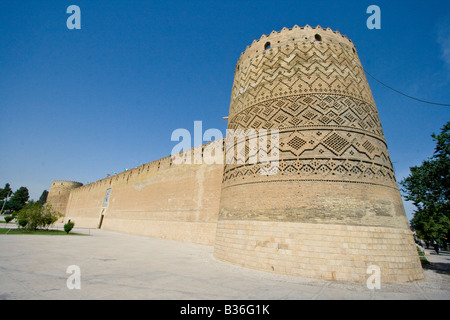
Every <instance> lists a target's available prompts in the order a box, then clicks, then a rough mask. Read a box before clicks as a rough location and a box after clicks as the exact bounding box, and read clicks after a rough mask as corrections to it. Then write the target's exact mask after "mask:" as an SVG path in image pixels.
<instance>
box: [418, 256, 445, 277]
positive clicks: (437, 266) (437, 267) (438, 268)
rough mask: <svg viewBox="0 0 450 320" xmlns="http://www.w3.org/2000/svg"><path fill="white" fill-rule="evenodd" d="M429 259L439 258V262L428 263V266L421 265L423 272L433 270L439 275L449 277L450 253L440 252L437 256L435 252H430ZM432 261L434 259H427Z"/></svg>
mask: <svg viewBox="0 0 450 320" xmlns="http://www.w3.org/2000/svg"><path fill="white" fill-rule="evenodd" d="M430 255H431V256H432V257H431V258H436V257H439V262H437V261H430V264H426V265H423V268H424V269H425V270H433V271H435V272H437V273H440V274H446V275H450V252H449V251H441V252H439V254H437V253H435V252H431V253H430ZM429 260H434V259H429Z"/></svg>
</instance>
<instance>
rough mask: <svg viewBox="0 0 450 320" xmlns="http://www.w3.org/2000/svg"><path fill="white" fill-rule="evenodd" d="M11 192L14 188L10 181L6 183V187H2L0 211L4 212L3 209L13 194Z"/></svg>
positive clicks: (0, 190) (0, 191)
mask: <svg viewBox="0 0 450 320" xmlns="http://www.w3.org/2000/svg"><path fill="white" fill-rule="evenodd" d="M11 194H12V190H11V186H10V185H9V183H7V184H5V187H4V188H3V189H0V213H3V209H4V208H5V206H6V203H7V201H8V197H9V196H11Z"/></svg>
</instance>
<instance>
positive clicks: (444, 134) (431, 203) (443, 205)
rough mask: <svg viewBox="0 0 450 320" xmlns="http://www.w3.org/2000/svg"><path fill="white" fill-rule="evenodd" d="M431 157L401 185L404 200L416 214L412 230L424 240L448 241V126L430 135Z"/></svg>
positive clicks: (449, 160) (448, 124)
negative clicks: (413, 206)
mask: <svg viewBox="0 0 450 320" xmlns="http://www.w3.org/2000/svg"><path fill="white" fill-rule="evenodd" d="M431 137H432V138H433V140H434V141H435V142H436V147H435V150H434V154H433V156H432V157H431V158H429V159H428V160H425V161H423V162H422V164H421V165H420V166H415V167H411V168H410V171H411V173H410V175H409V176H408V177H406V178H405V179H403V180H402V181H401V182H400V185H401V186H402V192H403V193H404V196H405V199H406V200H408V201H412V202H413V204H414V205H415V207H416V208H417V210H416V211H415V212H414V217H413V218H412V220H411V227H412V229H413V230H415V231H416V232H417V235H418V236H419V237H420V238H422V239H424V240H430V241H431V240H436V241H440V242H445V241H448V239H449V235H450V201H449V199H450V122H447V123H446V124H445V125H444V126H443V127H442V129H441V133H440V134H438V135H437V134H434V133H433V134H432V135H431Z"/></svg>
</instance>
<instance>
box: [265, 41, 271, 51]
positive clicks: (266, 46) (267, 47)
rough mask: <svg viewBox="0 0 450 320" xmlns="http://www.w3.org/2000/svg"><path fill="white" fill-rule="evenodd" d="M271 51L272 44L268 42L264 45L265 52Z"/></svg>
mask: <svg viewBox="0 0 450 320" xmlns="http://www.w3.org/2000/svg"><path fill="white" fill-rule="evenodd" d="M267 49H270V42H266V44H265V45H264V50H267Z"/></svg>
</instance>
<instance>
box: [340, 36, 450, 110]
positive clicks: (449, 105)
mask: <svg viewBox="0 0 450 320" xmlns="http://www.w3.org/2000/svg"><path fill="white" fill-rule="evenodd" d="M339 44H340V46H341V47H342V49H343V51H344V53H345V54H347V51H346V50H345V48H344V46H343V45H342V44H341V43H339ZM350 59H352V60H353V61H355V62H357V61H356V60H355V58H353V57H350ZM357 64H358V62H357ZM359 65H360V66H361V69H363V71H364V72H365V73H366V74H367V75H369V76H370V77H371V78H372V79H374V80H375V81H376V82H378V83H380V84H382V85H383V86H385V87H386V88H388V89H390V90H392V91H394V92H397V93H398V94H401V95H402V96H405V97H407V98H410V99H413V100H416V101H419V102H422V103H428V104H434V105H437V106H445V107H450V104H447V103H438V102H432V101H427V100H422V99H419V98H416V97H413V96H410V95H408V94H406V93H403V92H401V91H399V90H397V89H394V88H392V87H390V86H388V85H387V84H385V83H384V82H382V81H380V80H378V79H377V78H375V77H374V76H373V75H372V74H370V73H369V72H368V71H367V70H365V69H364V67H363V66H362V64H361V63H359Z"/></svg>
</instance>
